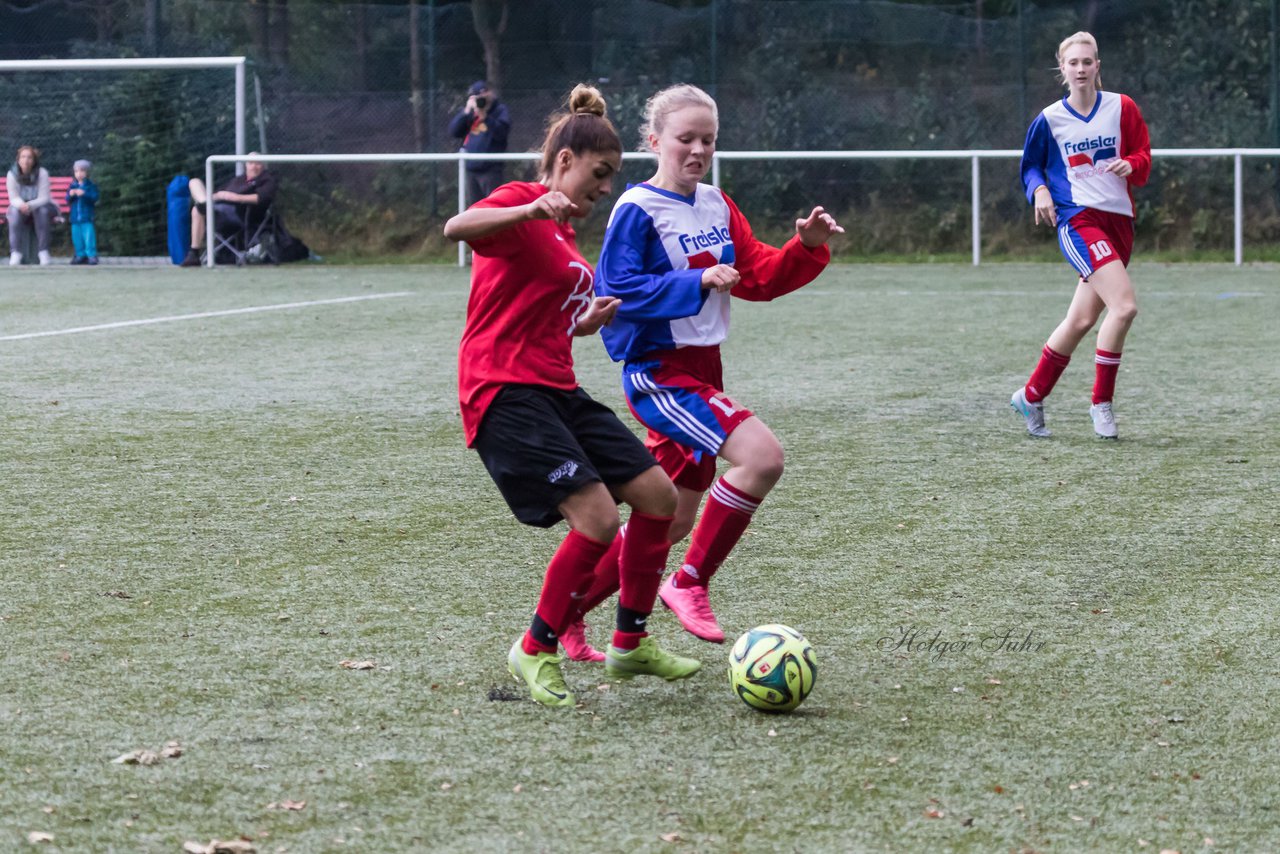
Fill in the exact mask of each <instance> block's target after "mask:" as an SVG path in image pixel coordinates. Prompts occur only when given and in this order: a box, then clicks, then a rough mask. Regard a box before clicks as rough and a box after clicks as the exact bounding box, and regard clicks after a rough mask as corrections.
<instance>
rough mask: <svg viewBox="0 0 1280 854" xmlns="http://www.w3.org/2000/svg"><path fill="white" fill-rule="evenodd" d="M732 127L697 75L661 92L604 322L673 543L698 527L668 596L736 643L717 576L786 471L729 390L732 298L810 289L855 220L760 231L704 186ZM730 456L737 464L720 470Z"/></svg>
mask: <svg viewBox="0 0 1280 854" xmlns="http://www.w3.org/2000/svg"><path fill="white" fill-rule="evenodd" d="M718 132H719V114H718V111H717V108H716V103H715V101H714V100H713V99H712V98H711V96H710V95H708V94H707V93H706V92H704V91H702V90H701V89H699V88H697V87H696V86H688V85H679V86H672V87H669V88H667V89H664V90H662V91H661V92H658V93H657V94H655V95H654V96H653V97H652V98H650V99H649V102H648V104H647V105H646V109H645V126H644V128H643V129H642V136H643V139H644V141H645V145H646V146H647V147H648V148H649V149H650V150H652V151H654V152H656V153H657V155H658V167H657V172H656V173H655V174H654V176H653V177H652V178H650V179H649V180H648V181H646V182H644V183H641V184H635V185H632V186H631V187H629V188H628V189H627V191H626V192H625V193H624V194H623V195H622V196H621V197H620V198H619V199H618V203H617V205H616V206H615V207H614V209H613V212H612V214H611V216H610V218H609V227H608V229H607V230H606V232H605V239H604V245H603V248H602V250H601V253H600V265H599V271H598V275H597V279H596V289H597V292H598V293H600V294H603V295H605V296H613V297H618V298H620V299H621V300H622V303H621V304H620V305H619V306H618V310H617V316H616V317H615V318H614V321H613V323H611V324H610V325H609V327H608V328H606V329H605V330H603V332H602V335H603V337H604V342H605V346H606V348H607V349H608V351H609V355H610V356H612V357H613V359H614V360H616V361H622V362H624V367H623V378H622V384H623V390H624V391H625V393H626V396H627V403H628V405H629V406H630V408H631V411H632V412H633V413H634V414H635V416H636V417H637V418H638V419H639V420H640V422H641V423H643V424H644V425H645V426H646V427H648V428H649V435H648V439H647V441H646V443H645V444H646V445H647V446H648V447H649V449H650V450H651V451H653V453H654V456H656V457H657V458H658V462H660V463H661V464H662V467H663V468H664V469H665V470H666V472H667V474H668V475H670V476H671V479H672V481H674V482H675V484H676V487H677V492H678V496H679V497H678V500H677V505H676V511H675V520H674V521H673V523H672V525H671V540H672V542H679V541H680V540H682V539H683V538H684V537H685V536H686V535H688V534H689V532H690V531H692V532H693V539H692V541H691V543H690V545H689V549H688V551H687V553H686V554H685V556H684V560H683V562H682V565H681V568H680V569H679V570H678V571H677V572H675V573H673V574H672V575H671V576H670V577H669V578H668V579H667V581H666V582H665V583H664V584H663V586H662V589H661V591H660V592H659V594H658V595H659V597H660V598H661V600H662V602H663V604H664V605H666V606H667V607H668V608H670V609H671V610H672V611H673V612H674V613H675V614H676V616H677V617H678V618H679V619H680V622H681V624H682V625H683V626H684V627H685V628H686V629H687V630H688V631H689V632H691V633H692V634H694V635H695V636H697V637H699V638H702V639H703V640H707V641H711V642H713V643H721V642H723V641H724V632H723V631H722V630H721V628H720V625H719V623H718V622H717V620H716V617H715V614H714V613H713V612H712V610H711V606H710V603H709V600H708V597H707V584H708V582H709V581H710V580H711V577H712V576H713V575H714V574H715V572H716V570H717V569H719V567H720V565H721V563H723V562H724V560H725V558H727V557H728V555H729V552H730V551H731V550H732V549H733V547H734V546H735V545H736V544H737V542H738V540H739V539H740V538H741V537H742V535H743V533H744V532H745V531H746V528H747V525H748V524H749V523H750V521H751V518H752V516H753V514H754V513H755V511H756V509H757V508H758V507H759V506H760V502H761V501H762V500H764V497H765V496H766V495H767V494H768V493H769V490H771V489H772V488H773V486H774V485H775V484H776V483H777V482H778V479H779V478H781V477H782V468H783V454H782V445H781V444H779V442H778V439H777V437H776V436H774V434H773V432H772V431H771V430H770V429H769V428H768V427H767V426H766V425H765V423H764V422H763V421H761V420H760V419H759V418H758V417H756V416H755V415H754V414H753V413H752V412H751V410H749V409H747V408H745V407H744V406H742V405H741V404H740V403H738V402H737V401H735V400H733V399H732V398H730V397H729V396H728V395H727V394H725V392H724V380H723V372H722V368H721V363H720V342H721V341H723V340H724V339H725V336H726V335H727V334H728V331H729V297H730V295H731V294H732V295H733V296H736V297H740V298H743V299H749V300H771V299H774V298H775V297H778V296H781V295H783V294H786V293H790V292H791V291H794V290H796V289H798V288H800V287H803V286H804V285H805V284H807V283H809V282H811V281H812V280H813V279H814V278H816V277H817V276H818V274H819V273H821V272H822V270H823V269H825V268H826V265H827V263H828V261H830V259H831V251H830V249H829V248H828V247H827V240H828V238H830V237H831V235H832V234H836V233H840V232H842V231H843V230H844V229H842V228H841V227H840V226H839V225H837V224H836V221H835V220H834V219H833V218H832V217H831V216H830V215H829V214H828V213H826V212H825V211H824V210H823V209H822V208H820V207H816V208H814V209H813V211H812V212H811V213H810V214H809V215H808V216H807V217H805V218H803V219H800V220H797V221H796V224H795V228H796V234H795V236H794V237H793V238H791V240H789V241H788V242H787V243H786V245H785V246H783V247H782V248H781V249H778V248H775V247H773V246H769V245H767V244H765V243H763V242H761V241H759V240H757V239H756V238H755V236H754V235H753V233H752V230H751V225H750V223H748V222H747V219H746V217H744V216H743V215H742V212H741V211H739V210H738V208H737V206H736V205H735V204H734V203H733V201H732V200H731V199H730V198H729V197H728V196H727V195H725V194H724V193H723V192H722V191H721V190H719V189H717V188H716V187H713V186H710V185H708V184H704V183H702V179H703V178H704V177H706V174H707V171H708V170H709V169H710V168H711V159H712V155H713V154H714V153H715V147H716V136H717V134H718ZM720 457H723V458H724V459H725V460H727V461H728V463H729V469H728V471H726V472H725V474H724V475H723V476H722V477H720V478H719V479H717V478H716V460H717V458H720ZM708 491H709V492H710V497H708V498H707V502H706V507H705V508H704V509H703V511H702V516H701V519H700V520H698V522H697V527H696V528H695V526H694V521H695V519H697V518H698V507H699V505H700V504H701V502H702V499H703V496H704V494H706V493H707V492H708ZM634 533H635V528H634V525H633V523H631V522H628V524H627V525H626V526H625V529H624V531H623V532H622V534H620V536H619V538H618V539H617V540H616V541H615V543H614V546H613V549H612V550H611V552H610V553H609V554H608V555H606V556H605V559H604V560H602V561H601V564H600V566H599V567H598V568H597V571H596V575H597V578H596V584H594V585H593V586H592V589H591V591H589V592H588V594H587V597H586V599H584V601H583V603H582V605H583V609H582V613H585V612H586V610H590V608H591V607H594V606H595V605H596V604H598V603H599V602H601V601H603V600H604V599H605V598H607V597H608V596H609V595H610V594H611V593H612V591H613V590H614V589H616V588H617V580H616V579H617V569H616V568H615V567H616V563H617V555H618V554H625V551H626V549H627V548H628V543H629V541H630V539H631V537H632V536H633V535H634ZM580 638H581V633H580V629H577V628H575V629H574V630H573V631H571V632H570V640H571V641H572V643H571V642H569V641H567V642H566V644H565V650H566V652H567V653H568V654H569V655H570V657H575V658H576V657H589V656H590V654H591V650H590V647H588V646H587V645H586V644H585V642H583V643H581V644H579V643H577V641H578V640H579V639H580Z"/></svg>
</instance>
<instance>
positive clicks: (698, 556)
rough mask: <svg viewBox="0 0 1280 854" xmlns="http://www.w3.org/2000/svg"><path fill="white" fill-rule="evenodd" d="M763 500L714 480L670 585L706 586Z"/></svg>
mask: <svg viewBox="0 0 1280 854" xmlns="http://www.w3.org/2000/svg"><path fill="white" fill-rule="evenodd" d="M763 500H764V499H762V498H756V497H755V496H754V495H749V494H747V493H745V492H743V491H742V490H741V489H738V488H737V487H735V486H732V485H730V484H729V483H728V482H727V481H725V479H724V478H723V477H722V478H720V479H719V480H717V481H716V482H715V484H714V485H713V486H712V487H711V495H710V496H709V497H708V498H707V505H706V506H705V507H703V508H702V518H701V519H699V520H698V527H696V528H694V530H693V540H692V541H691V542H690V543H689V551H688V552H686V553H685V556H684V564H683V565H682V566H681V567H680V571H679V572H677V573H676V576H675V580H674V581H673V582H672V583H673V584H674V585H675V586H676V587H694V586H700V587H706V586H707V582H708V581H710V580H711V576H713V575H715V574H716V570H717V569H719V568H720V564H722V563H724V559H725V558H727V557H728V556H729V552H731V551H733V547H734V546H736V545H737V544H738V540H740V539H742V534H743V532H745V531H746V530H747V526H748V525H750V524H751V517H752V515H753V514H754V513H755V512H756V510H758V509H759V507H760V502H761V501H763Z"/></svg>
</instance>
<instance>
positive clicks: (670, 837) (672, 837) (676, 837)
mask: <svg viewBox="0 0 1280 854" xmlns="http://www.w3.org/2000/svg"><path fill="white" fill-rule="evenodd" d="M658 838H659V839H661V840H662V841H663V842H683V841H684V837H683V836H681V835H680V834H678V833H675V832H674V831H673V832H671V833H663V834H661V835H660V836H659V837H658Z"/></svg>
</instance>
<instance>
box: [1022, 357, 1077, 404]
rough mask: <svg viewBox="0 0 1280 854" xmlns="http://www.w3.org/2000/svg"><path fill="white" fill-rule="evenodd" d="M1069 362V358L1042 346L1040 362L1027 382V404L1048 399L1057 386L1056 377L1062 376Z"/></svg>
mask: <svg viewBox="0 0 1280 854" xmlns="http://www.w3.org/2000/svg"><path fill="white" fill-rule="evenodd" d="M1070 361H1071V357H1070V356H1064V355H1062V354H1061V353H1059V352H1058V351H1057V350H1053V349H1051V348H1050V347H1049V345H1048V344H1046V345H1044V350H1042V351H1041V352H1040V362H1039V363H1038V364H1037V365H1036V369H1035V370H1034V371H1032V372H1031V379H1029V380H1027V388H1026V394H1027V402H1028V403H1036V402H1037V401H1041V400H1044V399H1045V398H1046V397H1048V396H1049V392H1051V391H1053V387H1054V386H1055V385H1057V384H1058V377H1060V376H1062V372H1063V371H1065V370H1066V369H1067V363H1068V362H1070Z"/></svg>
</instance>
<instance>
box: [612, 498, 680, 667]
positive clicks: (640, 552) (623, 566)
mask: <svg viewBox="0 0 1280 854" xmlns="http://www.w3.org/2000/svg"><path fill="white" fill-rule="evenodd" d="M670 551H671V517H670V516H650V515H649V514H647V513H640V512H638V511H634V510H633V511H632V512H631V518H630V519H628V520H627V535H626V536H625V537H623V538H622V547H621V549H620V554H619V562H618V581H619V583H620V586H621V589H620V590H619V592H618V613H619V620H620V621H621V620H622V617H623V615H624V614H625V615H627V616H628V617H629V619H628V620H627V622H628V624H630V625H632V626H636V624H637V620H636V617H637V616H638V617H646V616H647V615H648V614H651V613H653V603H654V602H655V601H656V600H657V598H658V587H659V585H661V584H662V573H663V571H664V570H665V569H666V568H667V553H668V552H670ZM640 622H643V621H642V620H641V621H640ZM630 634H640V636H641V637H643V635H644V631H643V629H641V631H640V632H638V633H637V632H636V631H635V630H634V628H632V629H622V628H621V627H620V630H619V631H615V632H614V633H613V645H614V646H617V647H618V648H619V649H627V648H628V647H625V646H622V645H621V644H623V643H629V642H631V639H629V638H627V637H626V635H630ZM630 648H631V649H634V648H635V646H634V644H633V645H632V646H631V647H630Z"/></svg>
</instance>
